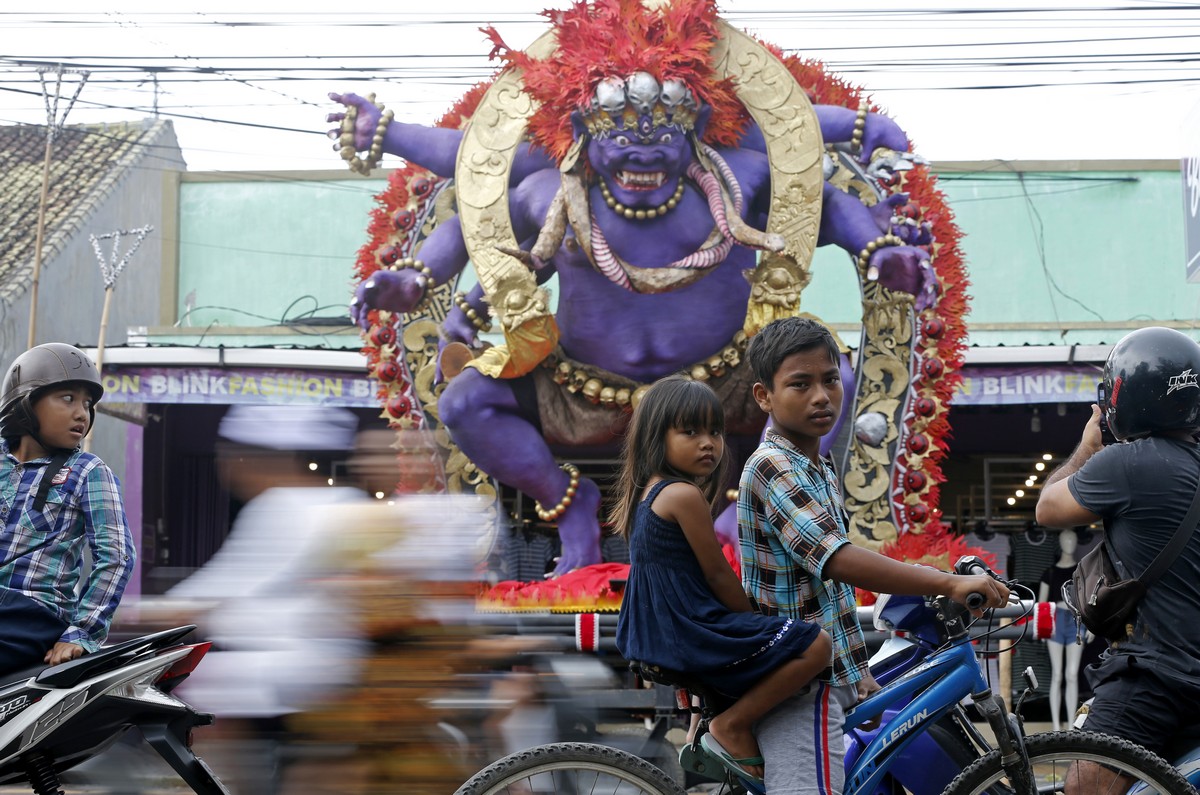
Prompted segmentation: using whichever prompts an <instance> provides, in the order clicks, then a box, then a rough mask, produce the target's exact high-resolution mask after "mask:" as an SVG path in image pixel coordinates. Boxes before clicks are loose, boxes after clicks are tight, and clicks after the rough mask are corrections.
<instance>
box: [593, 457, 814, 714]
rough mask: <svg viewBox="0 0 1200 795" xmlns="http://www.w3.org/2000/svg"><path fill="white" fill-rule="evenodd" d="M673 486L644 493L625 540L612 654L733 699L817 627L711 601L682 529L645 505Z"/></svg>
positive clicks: (804, 643)
mask: <svg viewBox="0 0 1200 795" xmlns="http://www.w3.org/2000/svg"><path fill="white" fill-rule="evenodd" d="M674 482H675V481H674V480H663V481H660V482H658V483H656V484H655V485H654V487H653V488H652V489H650V493H649V494H648V495H646V499H644V500H642V502H641V503H639V504H638V506H637V512H636V514H635V516H634V521H633V531H632V532H631V533H630V537H629V563H630V566H629V578H628V580H627V581H626V584H625V594H624V596H623V598H622V601H621V613H620V616H619V617H618V620H617V650H618V651H619V652H620V653H621V655H622V656H623V657H624V658H625V659H626V660H637V661H639V662H644V663H650V664H651V665H657V666H660V667H663V668H670V669H673V670H676V671H680V672H684V673H687V674H689V675H690V676H693V677H695V678H697V679H699V680H701V681H703V682H704V683H705V684H707V685H708V686H709V687H712V688H714V689H716V690H718V691H720V692H721V693H724V694H725V695H727V696H730V697H731V698H740V697H741V696H742V694H743V693H745V692H746V691H747V690H749V689H750V688H751V687H753V686H754V685H755V684H756V683H757V682H758V681H759V680H760V679H762V678H763V677H764V676H766V674H768V673H769V672H771V671H773V670H775V669H776V668H778V667H779V666H780V665H782V664H784V663H785V662H787V661H788V660H791V659H794V658H796V657H799V656H800V655H801V654H802V653H803V651H804V650H805V649H807V648H808V646H809V645H810V644H811V643H812V641H813V639H814V638H815V637H816V636H817V632H818V631H819V630H820V627H819V626H818V625H816V624H809V623H806V622H803V621H796V620H793V619H790V618H785V617H783V616H764V615H761V614H759V613H736V612H733V611H731V610H730V609H729V608H727V607H726V606H725V605H723V604H721V602H720V600H718V599H717V597H716V596H715V595H714V594H713V592H712V590H711V589H710V588H709V587H708V583H707V582H706V581H705V579H704V572H703V571H702V570H701V568H700V562H699V561H698V560H697V559H696V556H695V554H694V553H693V552H692V547H691V545H690V544H688V541H687V537H686V536H684V534H683V528H681V527H680V526H679V525H678V524H677V523H675V522H672V521H668V520H666V519H664V518H662V517H661V516H659V515H658V514H656V513H655V512H654V511H652V510H650V506H651V505H652V504H653V503H654V500H655V498H656V497H658V493H659V492H660V491H662V489H663V488H664V487H666V486H667V484H669V483H674Z"/></svg>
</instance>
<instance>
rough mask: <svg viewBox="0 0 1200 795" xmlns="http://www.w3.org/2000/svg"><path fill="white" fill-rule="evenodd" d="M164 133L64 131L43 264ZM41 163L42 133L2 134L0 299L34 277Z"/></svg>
mask: <svg viewBox="0 0 1200 795" xmlns="http://www.w3.org/2000/svg"><path fill="white" fill-rule="evenodd" d="M168 130H170V122H167V121H162V120H156V119H144V120H142V121H137V122H121V123H118V124H103V125H100V124H88V125H74V126H68V127H65V128H63V130H62V133H61V134H60V135H59V136H58V137H57V138H55V140H54V147H53V150H52V156H51V160H50V180H49V187H48V190H47V194H46V198H47V201H46V234H45V239H44V240H43V242H42V262H43V263H45V262H47V261H49V260H51V259H52V258H53V257H54V256H55V254H57V253H58V251H59V250H60V249H61V248H62V246H63V245H64V244H65V243H66V241H68V240H69V239H70V238H71V236H72V235H73V234H75V233H76V232H78V230H79V229H80V228H81V227H82V226H83V224H84V222H85V221H86V220H87V219H88V217H89V216H90V215H91V213H92V211H93V209H94V208H95V207H96V206H97V205H98V204H99V203H100V202H101V201H102V200H103V199H104V197H105V196H107V195H108V194H109V193H110V192H111V191H112V190H113V188H114V187H115V186H116V185H117V183H118V182H119V181H120V180H121V177H122V175H123V174H124V173H125V172H126V171H127V170H128V169H129V168H130V167H132V166H134V165H135V164H136V163H138V162H139V161H140V160H141V159H142V158H144V157H145V156H146V155H147V153H148V152H149V151H150V149H151V147H152V146H154V145H155V144H156V143H158V142H159V141H160V140H161V139H162V138H163V136H164V133H166V132H167V131H168ZM171 140H172V142H173V141H174V138H173V135H172V136H171ZM45 155H46V128H45V127H43V126H41V125H16V126H7V127H0V298H3V299H5V300H7V301H12V300H14V299H15V298H17V297H18V296H20V295H22V294H24V293H25V291H26V290H27V289H28V288H29V284H30V282H31V280H32V277H33V260H34V251H35V249H36V240H37V218H38V206H39V203H40V199H41V191H42V170H43V163H44V161H45Z"/></svg>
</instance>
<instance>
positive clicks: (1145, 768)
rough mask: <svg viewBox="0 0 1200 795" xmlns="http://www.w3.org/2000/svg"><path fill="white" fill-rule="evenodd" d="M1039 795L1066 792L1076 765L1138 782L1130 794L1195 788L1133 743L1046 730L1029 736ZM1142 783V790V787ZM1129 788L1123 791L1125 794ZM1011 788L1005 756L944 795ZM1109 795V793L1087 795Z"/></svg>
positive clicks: (985, 761)
mask: <svg viewBox="0 0 1200 795" xmlns="http://www.w3.org/2000/svg"><path fill="white" fill-rule="evenodd" d="M1025 748H1026V750H1027V751H1028V752H1029V761H1030V763H1031V764H1032V765H1033V772H1034V776H1035V777H1036V780H1037V786H1038V792H1039V793H1045V792H1063V786H1064V784H1065V782H1066V777H1067V770H1068V769H1069V768H1070V767H1071V763H1073V762H1098V763H1100V764H1102V765H1104V766H1105V767H1107V768H1109V769H1112V770H1116V771H1119V772H1120V773H1122V774H1124V775H1126V776H1129V777H1131V778H1133V780H1134V782H1135V783H1134V784H1133V786H1132V788H1131V790H1130V791H1132V790H1136V791H1137V792H1138V793H1145V795H1151V793H1161V794H1162V795H1195V793H1196V791H1195V790H1194V789H1193V788H1192V785H1191V784H1188V783H1187V781H1186V780H1185V779H1184V778H1183V776H1182V775H1180V773H1179V771H1178V770H1176V769H1175V768H1173V767H1171V766H1170V765H1169V764H1167V763H1166V762H1165V761H1163V760H1162V759H1161V758H1159V757H1158V756H1155V755H1154V754H1152V753H1150V752H1149V751H1147V750H1146V749H1145V748H1142V747H1141V746H1140V745H1134V744H1133V743H1131V742H1129V741H1128V740H1122V739H1121V738H1119V737H1113V736H1111V735H1107V734H1097V733H1096V732H1088V731H1065V732H1046V733H1044V734H1034V735H1031V736H1030V737H1027V738H1025ZM1139 785H1140V787H1139ZM1126 791H1127V790H1125V789H1122V790H1121V792H1126ZM1011 792H1012V789H1011V788H1010V787H1009V784H1008V776H1007V775H1006V774H1005V772H1004V768H1003V767H1001V765H1000V752H999V751H992V752H990V753H988V754H987V755H986V756H982V757H980V758H979V759H978V760H976V761H975V762H973V763H972V764H971V766H970V767H968V768H967V769H966V770H964V771H963V772H962V773H961V774H959V776H958V777H957V778H955V779H954V781H952V782H950V786H949V787H947V788H946V791H945V792H944V793H942V795H983V794H984V793H988V795H1009V793H1011ZM1087 795H1106V793H1091V792H1089V793H1087Z"/></svg>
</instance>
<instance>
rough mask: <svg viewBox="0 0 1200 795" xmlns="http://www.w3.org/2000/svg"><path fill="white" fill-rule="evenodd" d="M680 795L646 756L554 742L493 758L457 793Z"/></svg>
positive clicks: (674, 783)
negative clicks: (645, 758)
mask: <svg viewBox="0 0 1200 795" xmlns="http://www.w3.org/2000/svg"><path fill="white" fill-rule="evenodd" d="M504 793H511V795H517V793H520V795H536V794H537V793H555V794H556V795H582V794H583V793H587V795H684V793H683V789H682V788H681V787H680V786H679V784H677V783H676V782H674V781H672V780H671V778H670V777H669V776H668V775H667V774H666V773H663V772H662V771H661V770H659V769H658V768H657V767H655V766H654V765H652V764H650V763H649V762H647V761H646V760H644V759H640V758H639V757H636V756H634V755H633V754H630V753H626V752H625V751H621V750H618V749H616V748H609V747H608V746H606V745H594V744H592V743H553V744H551V745H539V746H538V747H536V748H530V749H528V750H525V751H518V752H517V753H515V754H510V755H509V756H506V757H504V758H503V759H501V760H499V761H497V762H493V763H492V764H491V765H488V766H487V767H485V768H484V769H483V770H480V771H479V772H478V773H476V774H475V775H474V776H472V777H471V779H470V780H469V781H467V783H465V784H463V785H462V786H461V787H459V788H458V791H457V792H456V793H455V795H503V794H504Z"/></svg>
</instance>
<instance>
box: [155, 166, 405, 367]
mask: <svg viewBox="0 0 1200 795" xmlns="http://www.w3.org/2000/svg"><path fill="white" fill-rule="evenodd" d="M384 184H385V183H384V180H362V179H346V180H315V179H314V180H305V179H291V178H287V177H279V178H276V179H273V178H272V177H271V175H268V174H259V175H253V178H252V179H251V178H242V179H238V180H234V181H213V180H210V179H207V178H206V179H205V180H204V181H195V182H190V181H185V182H183V183H182V185H181V186H180V202H179V216H180V221H179V230H180V234H179V238H180V239H179V292H178V312H179V317H180V318H181V321H182V323H181V324H182V325H190V326H191V327H192V328H196V327H199V328H206V327H209V326H210V325H211V326H212V327H213V329H214V330H215V329H216V327H217V326H234V327H246V326H264V325H276V324H280V323H281V322H286V321H304V320H311V318H313V317H317V318H333V317H338V318H343V319H344V318H347V317H348V316H349V311H348V310H347V305H348V304H349V301H350V296H351V295H352V290H353V284H354V260H355V256H356V254H357V251H358V249H359V247H360V246H361V245H362V244H363V243H364V242H365V241H366V239H367V234H366V228H367V222H368V213H369V211H370V210H371V209H372V208H373V207H374V196H375V194H376V193H378V192H380V191H381V190H383V188H384ZM193 290H194V291H195V308H194V309H193V310H192V311H191V313H190V315H189V317H188V318H186V319H184V318H183V315H184V312H185V309H184V303H185V299H186V297H187V296H188V294H189V293H190V292H192V291H193ZM341 336H342V337H343V338H344V343H345V344H344V346H342V345H339V347H348V348H357V347H359V346H360V345H361V342H360V340H359V339H358V338H357V336H356V335H352V334H349V335H341Z"/></svg>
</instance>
